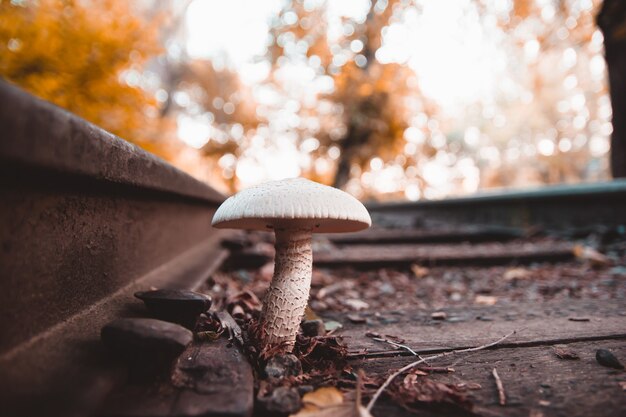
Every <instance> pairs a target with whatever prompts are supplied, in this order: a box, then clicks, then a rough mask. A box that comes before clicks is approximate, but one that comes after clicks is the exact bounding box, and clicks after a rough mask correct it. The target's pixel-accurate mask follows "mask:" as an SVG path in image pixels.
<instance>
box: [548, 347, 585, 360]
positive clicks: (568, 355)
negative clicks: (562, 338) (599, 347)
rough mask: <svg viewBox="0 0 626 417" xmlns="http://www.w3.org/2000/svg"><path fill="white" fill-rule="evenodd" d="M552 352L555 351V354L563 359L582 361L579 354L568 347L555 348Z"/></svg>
mask: <svg viewBox="0 0 626 417" xmlns="http://www.w3.org/2000/svg"><path fill="white" fill-rule="evenodd" d="M552 350H553V351H554V354H555V355H556V356H558V357H559V358H561V359H580V356H578V353H576V352H574V351H573V350H571V349H569V348H567V347H563V346H555V347H554V348H553V349H552Z"/></svg>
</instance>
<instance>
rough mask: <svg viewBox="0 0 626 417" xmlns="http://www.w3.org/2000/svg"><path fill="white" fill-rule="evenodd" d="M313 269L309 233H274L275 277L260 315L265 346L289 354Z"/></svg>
mask: <svg viewBox="0 0 626 417" xmlns="http://www.w3.org/2000/svg"><path fill="white" fill-rule="evenodd" d="M312 269H313V252H312V250H311V230H303V229H287V230H279V229H276V257H275V259H274V277H273V278H272V283H271V284H270V288H269V290H268V291H267V295H266V296H265V301H264V302H263V312H262V315H261V328H262V332H263V333H262V339H263V343H264V345H265V346H269V345H278V344H285V347H286V350H287V351H288V352H291V351H292V349H293V345H294V343H295V341H296V334H297V333H298V328H299V326H300V320H302V316H303V315H304V310H305V308H306V305H307V302H308V300H309V289H310V288H311V271H312Z"/></svg>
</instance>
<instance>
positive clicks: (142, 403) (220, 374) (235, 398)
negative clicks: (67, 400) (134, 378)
mask: <svg viewBox="0 0 626 417" xmlns="http://www.w3.org/2000/svg"><path fill="white" fill-rule="evenodd" d="M253 388H254V379H253V376H252V368H251V366H250V364H249V363H248V362H247V360H246V358H245V357H244V356H243V354H242V353H241V352H240V350H239V349H238V348H236V347H235V346H231V345H230V344H229V342H228V341H227V340H226V339H224V338H220V339H218V340H216V341H215V342H212V343H206V342H204V343H195V344H193V345H191V346H189V347H188V348H187V350H185V351H184V352H183V353H182V354H181V356H180V358H179V359H178V361H177V363H176V365H175V366H174V371H173V376H172V381H163V382H161V383H157V384H153V385H149V384H148V385H133V384H127V385H125V386H122V387H120V388H119V389H118V390H117V391H116V392H114V393H113V394H112V395H111V396H110V397H109V398H108V399H107V401H106V405H105V407H104V408H103V409H102V410H101V412H100V413H99V415H100V416H103V417H104V416H106V417H172V416H177V417H185V416H194V417H198V416H202V417H218V416H220V417H221V416H232V417H246V416H250V415H252V408H253V400H254V397H253V396H254V393H253Z"/></svg>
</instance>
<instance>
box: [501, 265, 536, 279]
mask: <svg viewBox="0 0 626 417" xmlns="http://www.w3.org/2000/svg"><path fill="white" fill-rule="evenodd" d="M530 276H531V273H530V271H529V270H528V269H526V268H511V269H508V270H507V271H506V272H505V273H504V280H505V281H513V280H515V279H525V278H529V277H530Z"/></svg>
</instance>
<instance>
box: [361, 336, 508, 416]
mask: <svg viewBox="0 0 626 417" xmlns="http://www.w3.org/2000/svg"><path fill="white" fill-rule="evenodd" d="M515 333H516V331H515V330H513V331H512V332H511V333H509V334H507V335H505V336H502V337H501V338H500V339H498V340H496V341H495V342H491V343H488V344H486V345H482V346H477V347H472V348H467V349H458V350H450V351H447V352H443V353H439V354H437V355H431V356H427V357H425V358H421V359H419V360H417V361H415V362H411V363H410V364H408V365H406V366H404V367H402V368H400V369H398V370H397V371H396V372H394V373H393V374H391V375H389V377H388V378H387V380H386V381H385V382H384V383H383V384H382V385H381V386H380V387H379V388H378V389H377V390H376V392H375V393H374V396H373V397H372V399H371V400H370V402H369V403H368V404H367V407H366V408H367V411H372V408H374V404H376V401H377V400H378V397H380V395H381V394H382V393H383V392H384V391H385V389H386V388H387V387H388V386H389V384H391V382H392V381H393V380H394V379H395V378H396V377H397V376H398V375H400V374H401V373H403V372H406V371H408V370H409V369H411V368H413V367H415V366H417V365H419V364H420V363H424V362H425V361H426V360H431V359H438V358H442V357H444V356H450V355H455V354H457V353H464V352H475V351H477V350H483V349H487V348H490V347H492V346H495V345H497V344H498V343H501V342H502V341H504V340H505V339H508V338H509V337H511V336H512V335H514V334H515Z"/></svg>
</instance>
